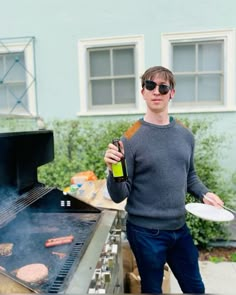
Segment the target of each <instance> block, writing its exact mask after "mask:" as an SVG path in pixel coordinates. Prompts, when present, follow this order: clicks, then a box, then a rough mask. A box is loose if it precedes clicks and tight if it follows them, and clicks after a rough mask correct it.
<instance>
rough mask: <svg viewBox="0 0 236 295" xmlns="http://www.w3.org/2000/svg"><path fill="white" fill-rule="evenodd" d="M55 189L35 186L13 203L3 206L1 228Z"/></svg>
mask: <svg viewBox="0 0 236 295" xmlns="http://www.w3.org/2000/svg"><path fill="white" fill-rule="evenodd" d="M53 189H54V188H52V187H49V188H47V187H44V186H38V187H34V188H33V189H31V190H30V191H28V192H26V193H24V194H22V195H21V196H20V197H19V198H17V199H16V200H14V201H13V202H12V203H9V204H8V205H7V206H5V207H4V206H3V207H2V208H1V209H0V228H1V227H3V226H5V225H6V224H8V223H9V222H10V221H11V220H13V219H14V218H15V217H16V215H17V214H18V213H19V212H20V211H22V210H24V209H25V208H26V207H28V206H29V205H31V204H33V203H34V202H35V201H37V200H38V199H40V198H42V197H43V196H44V195H46V194H47V193H49V192H50V191H51V190H53Z"/></svg>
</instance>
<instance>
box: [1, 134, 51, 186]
mask: <svg viewBox="0 0 236 295" xmlns="http://www.w3.org/2000/svg"><path fill="white" fill-rule="evenodd" d="M53 159H54V140H53V132H52V131H51V130H40V131H27V132H10V133H0V188H1V187H6V186H9V187H15V188H16V189H17V190H18V191H24V190H28V189H30V188H31V187H33V186H34V185H35V184H36V183H37V168H38V167H39V166H41V165H43V164H46V163H48V162H51V161H53Z"/></svg>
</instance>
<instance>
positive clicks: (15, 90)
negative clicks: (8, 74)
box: [7, 83, 28, 107]
mask: <svg viewBox="0 0 236 295" xmlns="http://www.w3.org/2000/svg"><path fill="white" fill-rule="evenodd" d="M7 93H8V94H7V97H8V102H9V104H10V105H11V106H13V105H15V104H16V102H17V101H19V102H20V103H23V104H24V106H25V107H28V94H27V91H26V85H25V83H21V84H12V85H8V86H7Z"/></svg>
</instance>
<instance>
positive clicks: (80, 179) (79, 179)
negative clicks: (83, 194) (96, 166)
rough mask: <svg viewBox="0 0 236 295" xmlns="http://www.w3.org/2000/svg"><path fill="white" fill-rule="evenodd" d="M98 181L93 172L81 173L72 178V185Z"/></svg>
mask: <svg viewBox="0 0 236 295" xmlns="http://www.w3.org/2000/svg"><path fill="white" fill-rule="evenodd" d="M95 180H97V176H96V175H95V173H94V172H93V171H91V170H88V171H81V172H78V173H76V174H75V175H74V176H72V177H71V180H70V182H71V184H77V185H78V184H81V185H82V184H83V183H84V182H85V181H95Z"/></svg>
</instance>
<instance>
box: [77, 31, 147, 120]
mask: <svg viewBox="0 0 236 295" xmlns="http://www.w3.org/2000/svg"><path fill="white" fill-rule="evenodd" d="M142 70H143V37H142V36H137V37H127V38H108V39H96V40H83V41H80V42H79V74H80V75H79V80H80V112H79V115H104V114H107V115H111V114H124V113H137V112H140V111H141V109H142V100H141V99H140V91H139V89H140V75H141V73H142Z"/></svg>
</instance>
